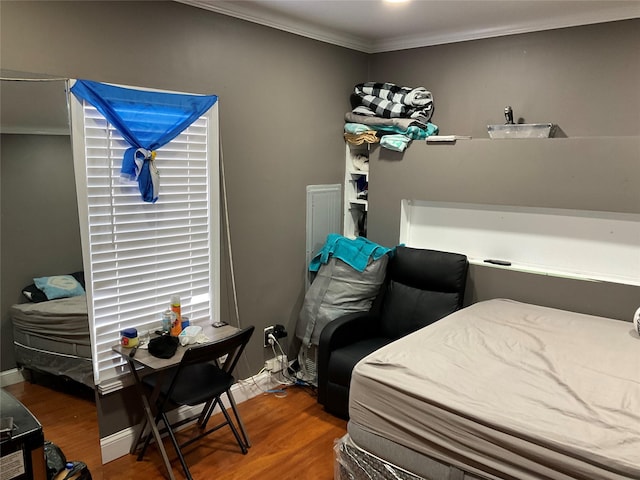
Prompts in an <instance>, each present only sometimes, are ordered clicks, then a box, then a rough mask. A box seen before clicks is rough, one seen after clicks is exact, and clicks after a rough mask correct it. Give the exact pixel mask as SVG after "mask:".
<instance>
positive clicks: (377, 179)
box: [368, 20, 640, 320]
mask: <svg viewBox="0 0 640 480" xmlns="http://www.w3.org/2000/svg"><path fill="white" fill-rule="evenodd" d="M638 59H640V20H629V21H623V22H612V23H607V24H599V25H590V26H583V27H575V28H569V29H563V30H554V31H548V32H537V33H530V34H524V35H516V36H511V37H503V38H494V39H487V40H479V41H472V42H462V43H457V44H449V45H441V46H434V47H428V48H419V49H411V50H405V51H401V52H391V53H384V54H378V55H373V56H372V58H371V62H370V75H369V79H371V80H375V81H390V82H394V83H398V84H401V85H408V86H425V87H426V88H427V89H429V90H431V91H432V93H433V95H434V103H435V113H434V116H433V119H432V121H433V123H435V124H436V125H438V126H439V127H440V133H441V134H445V135H446V134H460V135H471V136H473V137H474V138H473V139H472V140H461V141H458V142H457V143H456V144H455V145H442V144H438V145H427V144H426V143H425V142H413V144H412V145H411V146H410V147H409V148H408V149H407V150H406V151H405V152H404V154H399V153H396V152H392V151H390V150H386V149H384V148H380V147H374V148H373V149H372V155H371V165H370V170H371V173H370V178H369V217H368V232H369V236H370V237H371V239H372V240H374V241H377V242H380V243H383V244H388V245H392V244H395V243H397V242H398V238H399V237H398V235H399V222H400V218H399V214H400V201H401V200H402V199H414V200H430V201H446V202H468V203H485V204H498V205H515V206H530V207H551V208H568V209H582V210H601V211H613V212H626V213H629V212H631V213H640V189H638V184H639V183H640V89H638V85H640V62H639V61H638ZM506 105H511V106H512V107H513V110H514V114H515V115H514V116H515V117H516V118H518V117H524V120H525V121H526V122H527V123H537V122H550V123H555V124H557V125H558V126H559V131H558V133H559V135H558V136H559V137H560V138H553V139H548V140H489V139H488V135H487V131H486V125H487V124H490V123H504V116H503V110H504V107H505V106H506ZM629 261H633V262H636V263H640V259H629ZM495 297H510V298H514V299H516V300H521V301H528V302H532V303H540V304H543V305H548V306H554V307H559V308H567V309H571V310H576V311H581V312H585V313H591V314H596V315H604V316H611V317H614V318H620V319H624V320H630V319H631V318H632V316H633V312H634V311H635V309H636V308H637V307H638V305H640V303H639V302H640V288H638V287H631V286H623V285H615V284H607V283H591V282H582V281H576V280H567V279H558V278H554V279H549V278H544V277H540V276H537V275H531V274H524V273H516V272H505V271H504V270H495V269H491V268H490V267H482V266H476V267H472V268H471V272H470V289H469V292H468V295H467V299H466V303H470V302H474V301H478V300H483V299H487V298H495Z"/></svg>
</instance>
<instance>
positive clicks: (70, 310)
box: [9, 295, 94, 388]
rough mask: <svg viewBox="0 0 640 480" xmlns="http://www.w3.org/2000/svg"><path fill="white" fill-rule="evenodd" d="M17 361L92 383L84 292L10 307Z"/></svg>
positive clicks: (32, 367) (24, 364) (25, 365)
mask: <svg viewBox="0 0 640 480" xmlns="http://www.w3.org/2000/svg"><path fill="white" fill-rule="evenodd" d="M9 315H10V317H11V322H12V324H13V342H14V349H15V355H16V363H17V364H18V366H19V367H22V368H26V369H29V370H35V371H40V372H46V373H50V374H53V375H58V376H62V377H68V378H70V379H72V380H75V381H77V382H81V383H83V384H85V385H87V386H89V387H92V388H93V387H94V383H93V364H92V361H91V341H90V337H89V322H88V317H87V299H86V296H85V295H78V296H73V297H69V298H60V299H54V300H48V301H42V302H38V303H21V304H16V305H13V306H11V307H10V309H9Z"/></svg>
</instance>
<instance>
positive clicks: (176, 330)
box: [171, 295, 182, 337]
mask: <svg viewBox="0 0 640 480" xmlns="http://www.w3.org/2000/svg"><path fill="white" fill-rule="evenodd" d="M171 311H172V312H173V313H175V315H176V318H175V319H174V321H173V324H172V325H171V335H172V336H174V337H177V336H178V335H180V332H181V331H182V314H181V312H180V295H173V296H172V297H171Z"/></svg>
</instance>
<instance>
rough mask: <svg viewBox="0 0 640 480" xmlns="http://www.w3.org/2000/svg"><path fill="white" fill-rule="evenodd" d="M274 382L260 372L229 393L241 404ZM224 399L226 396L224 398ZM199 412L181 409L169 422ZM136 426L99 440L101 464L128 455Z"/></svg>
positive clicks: (271, 385)
mask: <svg viewBox="0 0 640 480" xmlns="http://www.w3.org/2000/svg"><path fill="white" fill-rule="evenodd" d="M274 384H275V382H274V381H273V380H272V379H271V375H270V374H269V372H262V373H260V374H258V375H254V376H253V377H251V378H248V379H246V380H241V381H239V382H238V383H236V384H235V385H234V386H233V387H232V388H231V393H232V395H233V398H234V399H235V401H236V403H238V404H239V403H242V402H244V401H246V400H249V399H250V398H253V397H256V396H258V395H260V394H262V393H264V392H265V391H267V390H269V389H270V388H273V385H274ZM225 397H226V396H225ZM224 403H225V406H227V407H228V405H226V401H225V402H224ZM198 412H199V407H198V406H195V407H182V408H180V409H178V410H177V411H176V412H174V413H175V415H172V416H171V418H170V421H172V422H173V421H177V420H181V419H184V418H189V417H191V416H193V415H195V414H196V413H198ZM137 430H138V425H135V426H132V427H128V428H125V429H124V430H120V431H119V432H116V433H114V434H112V435H109V436H107V437H104V438H101V439H100V451H101V453H102V463H103V464H105V463H109V462H110V461H112V460H115V459H117V458H120V457H123V456H125V455H128V454H129V450H130V449H131V444H132V443H133V442H134V440H135V435H136V432H137Z"/></svg>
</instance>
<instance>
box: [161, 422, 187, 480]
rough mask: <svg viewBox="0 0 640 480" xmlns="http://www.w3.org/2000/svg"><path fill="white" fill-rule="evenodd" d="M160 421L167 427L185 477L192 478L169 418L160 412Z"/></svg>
mask: <svg viewBox="0 0 640 480" xmlns="http://www.w3.org/2000/svg"><path fill="white" fill-rule="evenodd" d="M162 421H163V422H164V424H165V426H166V427H167V432H168V433H169V438H171V443H173V448H175V450H176V453H177V454H178V459H179V460H180V463H181V464H182V469H183V470H184V474H185V475H186V477H187V480H193V477H192V476H191V472H190V471H189V467H188V466H187V462H186V460H185V459H184V455H182V450H180V444H179V443H178V439H177V438H176V436H175V434H174V433H173V429H172V428H171V425H170V424H169V419H168V418H167V415H166V414H165V413H164V412H163V413H162Z"/></svg>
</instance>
